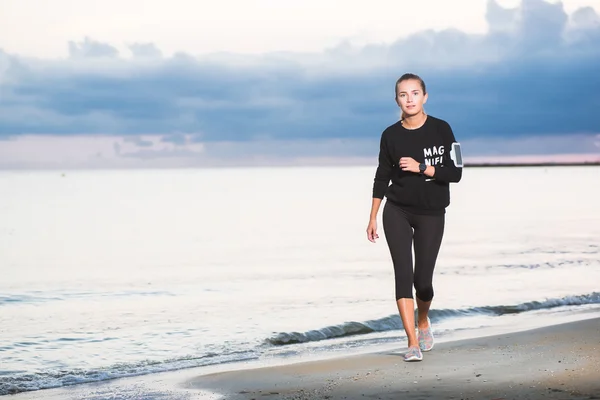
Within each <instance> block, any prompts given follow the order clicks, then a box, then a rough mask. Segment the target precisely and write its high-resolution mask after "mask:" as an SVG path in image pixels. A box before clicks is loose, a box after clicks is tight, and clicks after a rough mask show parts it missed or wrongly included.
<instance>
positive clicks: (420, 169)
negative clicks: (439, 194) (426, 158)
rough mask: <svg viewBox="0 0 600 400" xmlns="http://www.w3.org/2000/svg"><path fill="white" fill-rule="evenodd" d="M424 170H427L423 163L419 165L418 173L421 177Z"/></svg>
mask: <svg viewBox="0 0 600 400" xmlns="http://www.w3.org/2000/svg"><path fill="white" fill-rule="evenodd" d="M426 169H427V165H425V163H421V164H419V173H421V175H423V173H424V172H425V170H426Z"/></svg>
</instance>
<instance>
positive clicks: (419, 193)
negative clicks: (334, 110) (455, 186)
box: [373, 115, 462, 214]
mask: <svg viewBox="0 0 600 400" xmlns="http://www.w3.org/2000/svg"><path fill="white" fill-rule="evenodd" d="M454 142H456V139H455V137H454V133H453V132H452V128H450V125H449V124H448V123H447V122H446V121H444V120H441V119H439V118H435V117H432V116H431V115H428V116H427V119H426V120H425V123H424V124H423V126H421V127H419V128H417V129H406V128H404V127H403V126H402V123H401V122H400V121H398V122H396V123H395V124H393V125H391V126H389V127H387V128H386V129H385V130H384V131H383V133H382V134H381V141H380V148H379V165H378V167H377V171H376V172H375V179H374V183H373V197H374V198H379V199H383V197H384V196H385V197H387V200H388V201H391V202H393V203H395V204H397V205H398V206H400V207H401V208H403V209H405V210H406V211H409V212H412V213H414V214H444V213H445V212H446V207H447V206H448V205H449V204H450V182H459V181H460V179H461V177H462V168H459V167H457V166H456V165H455V164H454V161H453V160H452V158H451V157H450V150H451V148H452V147H451V146H452V143H454ZM402 157H412V158H413V159H414V160H416V161H417V162H419V163H422V162H425V163H426V164H427V165H432V166H434V167H435V174H434V176H433V177H429V176H426V175H425V174H422V175H421V174H419V173H414V172H410V171H402V169H401V167H400V158H402ZM390 180H391V181H392V184H391V185H390V186H388V184H389V182H390Z"/></svg>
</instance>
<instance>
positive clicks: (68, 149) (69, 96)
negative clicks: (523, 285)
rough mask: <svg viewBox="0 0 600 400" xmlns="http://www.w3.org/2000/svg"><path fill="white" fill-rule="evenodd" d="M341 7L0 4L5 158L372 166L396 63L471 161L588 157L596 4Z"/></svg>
mask: <svg viewBox="0 0 600 400" xmlns="http://www.w3.org/2000/svg"><path fill="white" fill-rule="evenodd" d="M50 4H51V5H50ZM340 4H341V3H340V2H339V1H335V2H334V1H332V0H303V1H302V2H299V1H297V2H291V1H282V0H278V1H276V0H253V1H243V0H222V1H220V2H210V3H209V2H205V1H184V0H170V1H169V2H164V1H158V0H147V1H139V0H128V1H127V2H123V1H119V2H117V1H114V0H104V1H102V2H100V1H92V0H78V1H75V0H54V1H53V2H39V1H37V0H0V168H80V167H93V168H96V167H97V168H103V167H182V166H211V165H248V164H257V165H276V164H277V165H279V164H310V163H320V164H334V165H339V164H353V163H373V162H375V161H376V156H377V151H378V141H379V137H380V134H381V132H382V131H383V130H384V129H385V128H386V127H387V126H389V125H391V124H393V123H394V122H396V121H397V119H398V115H399V110H398V107H397V105H396V104H395V102H394V83H395V81H396V79H397V78H398V77H399V76H400V75H402V74H403V73H405V72H413V73H417V74H419V75H420V76H421V77H423V78H424V80H425V82H426V84H427V88H428V92H429V100H428V103H427V105H426V111H427V112H428V113H429V114H431V115H434V116H436V117H438V118H442V119H445V120H446V121H448V122H449V123H450V125H451V126H452V128H453V131H454V133H455V136H456V137H457V139H458V140H459V141H460V142H461V143H462V144H463V149H464V150H463V152H464V154H465V159H466V160H467V161H469V160H487V159H511V160H517V159H518V160H523V159H529V160H534V159H535V160H541V159H544V160H567V159H568V160H571V159H573V160H583V159H586V160H600V113H598V110H600V74H599V73H598V69H599V68H600V45H599V44H600V0H589V1H584V0H565V1H563V2H556V1H544V0H523V1H517V0H496V1H493V0H489V1H484V0H462V2H461V7H456V5H455V4H456V2H448V1H442V0H437V1H434V0H422V1H411V2H399V1H387V0H378V1H377V0H376V1H371V2H364V1H358V0H347V1H345V2H344V3H343V4H344V7H343V8H342V7H340ZM32 10H35V12H32Z"/></svg>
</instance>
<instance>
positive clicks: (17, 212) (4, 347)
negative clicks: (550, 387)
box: [0, 166, 600, 395]
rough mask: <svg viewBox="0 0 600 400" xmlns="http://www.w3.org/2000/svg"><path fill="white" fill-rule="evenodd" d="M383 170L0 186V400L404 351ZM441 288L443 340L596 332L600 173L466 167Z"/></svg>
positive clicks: (437, 283) (125, 176)
mask: <svg viewBox="0 0 600 400" xmlns="http://www.w3.org/2000/svg"><path fill="white" fill-rule="evenodd" d="M374 173H375V167H374V166H327V167H308V166H305V167H299V166H293V167H291V166H290V167H268V168H267V167H264V168H263V167H248V168H246V167H236V168H197V169H193V168H189V169H156V170H154V169H129V170H67V171H58V170H45V171H34V170H19V171H0V395H7V394H12V393H19V392H27V391H39V390H45V389H49V388H57V387H66V386H70V385H81V384H85V383H88V382H99V381H106V380H112V379H115V378H124V377H131V376H141V375H147V374H155V373H160V372H165V371H175V370H182V369H189V368H194V369H196V370H197V371H198V373H199V374H201V373H202V371H204V370H207V368H211V367H215V366H225V367H227V366H231V367H234V366H235V365H238V364H239V363H244V362H249V361H251V362H254V363H258V364H261V363H264V364H268V363H285V362H288V361H290V360H297V359H302V358H303V357H309V358H326V357H331V356H337V355H343V354H351V353H353V352H364V351H371V350H372V349H376V348H381V346H390V347H393V348H398V349H401V348H405V347H406V344H407V343H406V337H405V334H404V330H403V327H402V323H401V320H400V318H399V316H398V311H397V308H396V304H395V300H394V278H393V269H392V264H391V259H390V255H389V250H388V248H387V244H386V242H385V233H384V232H383V229H382V227H381V211H380V213H379V229H378V233H379V236H380V238H379V240H378V241H377V242H376V243H371V242H369V241H368V240H367V235H366V228H367V224H368V220H369V212H370V207H371V200H372V196H371V194H372V192H371V189H372V184H373V177H374ZM434 289H435V297H434V300H433V304H432V310H431V313H430V317H431V322H432V325H433V327H434V330H435V334H436V337H437V338H438V339H439V340H449V339H452V338H456V337H462V336H465V335H467V336H468V335H471V336H477V335H482V334H493V333H499V332H512V331H518V330H525V329H529V328H532V327H537V326H544V325H550V324H553V323H558V322H565V321H573V320H578V319H586V318H592V317H597V316H599V315H600V167H598V166H548V167H544V166H538V167H494V168H483V167H465V168H464V172H463V179H462V181H461V182H460V183H456V184H452V186H451V204H450V206H449V207H448V208H447V213H446V228H445V233H444V240H443V243H442V248H441V250H440V253H439V257H438V261H437V265H436V270H435V275H434ZM461 335H462V336H461Z"/></svg>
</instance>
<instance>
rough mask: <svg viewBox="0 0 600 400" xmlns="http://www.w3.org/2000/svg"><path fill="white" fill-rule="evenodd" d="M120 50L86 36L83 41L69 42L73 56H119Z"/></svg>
mask: <svg viewBox="0 0 600 400" xmlns="http://www.w3.org/2000/svg"><path fill="white" fill-rule="evenodd" d="M118 55H119V51H118V50H117V49H116V48H114V47H113V46H111V45H109V44H106V43H101V42H98V41H96V40H92V39H90V38H89V37H86V38H85V39H84V41H83V42H79V43H77V42H73V41H71V42H69V56H70V57H71V58H81V57H85V58H96V57H117V56H118Z"/></svg>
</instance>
